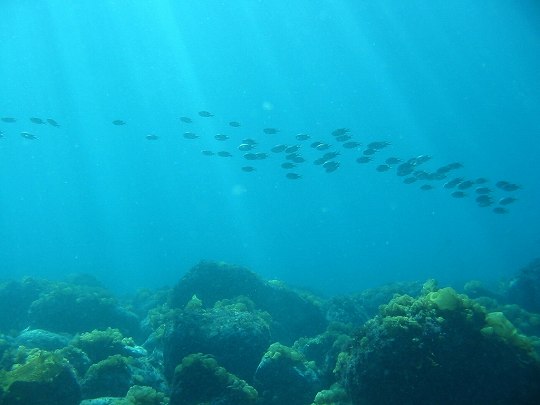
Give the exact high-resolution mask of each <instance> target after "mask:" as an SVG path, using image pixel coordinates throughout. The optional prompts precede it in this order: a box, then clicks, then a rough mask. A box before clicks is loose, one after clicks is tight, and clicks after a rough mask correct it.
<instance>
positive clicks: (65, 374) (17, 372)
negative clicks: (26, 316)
mask: <svg viewBox="0 0 540 405" xmlns="http://www.w3.org/2000/svg"><path fill="white" fill-rule="evenodd" d="M0 387H1V389H2V391H4V395H3V398H2V400H0V403H1V404H2V405H78V404H79V402H80V400H81V390H80V387H79V384H78V382H77V380H76V378H75V374H74V372H73V370H72V368H71V366H70V365H69V364H68V363H67V362H66V361H65V360H64V359H63V358H62V356H60V355H59V354H56V353H50V352H45V351H36V352H34V353H33V355H32V356H29V357H28V359H27V361H26V362H25V363H24V364H22V365H20V366H18V367H17V368H15V369H13V370H12V371H8V372H4V373H3V374H0Z"/></svg>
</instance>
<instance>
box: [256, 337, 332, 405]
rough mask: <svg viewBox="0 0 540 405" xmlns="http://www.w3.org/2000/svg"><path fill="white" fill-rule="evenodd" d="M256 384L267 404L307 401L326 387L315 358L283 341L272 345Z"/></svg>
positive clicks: (264, 402) (294, 403)
mask: <svg viewBox="0 0 540 405" xmlns="http://www.w3.org/2000/svg"><path fill="white" fill-rule="evenodd" d="M254 386H255V388H256V389H257V391H258V392H259V393H260V395H261V396H262V403H263V404H265V405H280V404H287V405H305V404H310V403H312V402H313V399H314V398H315V395H316V394H317V392H319V390H321V389H322V388H323V386H322V383H321V380H320V379H319V376H318V374H317V371H316V369H315V365H314V363H312V362H308V361H307V360H306V359H305V357H304V356H303V355H302V354H301V353H300V352H297V351H296V350H293V349H291V348H289V347H287V346H284V345H282V344H280V343H274V344H272V345H271V346H270V348H269V349H268V351H267V352H266V353H265V355H264V357H263V359H262V360H261V362H260V364H259V366H258V367H257V371H256V373H255V384H254Z"/></svg>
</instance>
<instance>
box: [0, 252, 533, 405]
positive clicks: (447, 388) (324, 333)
mask: <svg viewBox="0 0 540 405" xmlns="http://www.w3.org/2000/svg"><path fill="white" fill-rule="evenodd" d="M0 308H1V310H0V405H8V404H9V405H11V404H44V405H48V404H62V405H70V404H79V403H81V404H84V405H91V404H92V405H97V404H100V405H103V404H141V405H142V404H144V405H154V404H156V405H157V404H185V405H191V404H193V405H195V404H213V405H244V404H245V405H248V404H253V405H255V404H262V405H274V404H276V405H278V404H279V405H297V404H298V405H310V404H317V405H322V404H325V405H330V404H336V405H338V404H341V405H345V404H355V405H356V404H538V403H540V356H539V352H540V338H539V337H538V336H540V260H537V261H533V262H532V263H530V265H528V266H527V267H526V268H523V269H520V270H518V271H517V272H516V274H515V277H513V278H512V279H511V280H507V281H506V282H501V283H500V286H499V287H498V288H497V289H496V290H494V289H488V288H486V287H484V286H483V285H482V284H481V283H479V282H474V281H471V282H469V283H467V284H466V285H465V286H464V287H463V291H460V292H458V291H456V290H454V289H452V288H450V287H444V288H440V287H439V286H438V285H437V283H436V281H434V280H429V281H427V282H425V283H420V282H419V283H396V284H391V285H385V286H382V287H380V288H375V289H369V290H365V291H361V292H358V293H355V294H350V295H347V296H339V297H331V298H328V297H320V296H317V295H316V294H313V293H310V292H306V291H301V290H299V289H295V288H291V287H288V286H286V285H285V284H284V283H282V282H279V281H276V280H264V279H262V278H261V277H259V276H258V275H257V274H255V273H253V272H252V271H250V270H248V269H246V268H243V267H239V266H234V265H229V264H225V263H216V262H201V263H200V264H198V265H196V266H195V267H194V268H192V269H191V270H190V271H188V272H187V273H186V275H185V276H184V277H182V278H181V280H179V282H178V283H177V284H176V285H175V286H174V288H172V289H161V290H142V291H139V292H138V293H137V294H135V295H134V296H131V297H127V298H126V297H115V296H114V295H113V294H112V293H111V292H109V291H107V290H106V289H105V288H104V287H103V286H102V285H101V283H100V282H99V281H98V280H96V279H95V278H93V277H91V276H88V275H77V276H71V277H69V279H67V280H65V281H61V282H60V281H50V280H44V279H36V278H25V279H23V280H17V281H15V280H11V281H5V282H3V283H1V284H0Z"/></svg>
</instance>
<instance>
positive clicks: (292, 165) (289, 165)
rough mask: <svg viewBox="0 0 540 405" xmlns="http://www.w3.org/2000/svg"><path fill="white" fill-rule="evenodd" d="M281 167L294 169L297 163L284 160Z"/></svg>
mask: <svg viewBox="0 0 540 405" xmlns="http://www.w3.org/2000/svg"><path fill="white" fill-rule="evenodd" d="M281 167H282V168H283V169H292V168H293V167H296V165H295V164H294V163H291V162H283V163H282V164H281Z"/></svg>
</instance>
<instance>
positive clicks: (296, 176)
mask: <svg viewBox="0 0 540 405" xmlns="http://www.w3.org/2000/svg"><path fill="white" fill-rule="evenodd" d="M285 176H286V177H287V178H288V179H290V180H298V179H301V178H302V176H300V175H299V174H298V173H292V172H289V173H287V174H286V175H285Z"/></svg>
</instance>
